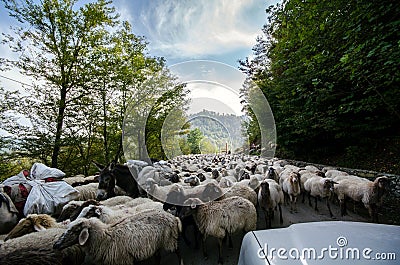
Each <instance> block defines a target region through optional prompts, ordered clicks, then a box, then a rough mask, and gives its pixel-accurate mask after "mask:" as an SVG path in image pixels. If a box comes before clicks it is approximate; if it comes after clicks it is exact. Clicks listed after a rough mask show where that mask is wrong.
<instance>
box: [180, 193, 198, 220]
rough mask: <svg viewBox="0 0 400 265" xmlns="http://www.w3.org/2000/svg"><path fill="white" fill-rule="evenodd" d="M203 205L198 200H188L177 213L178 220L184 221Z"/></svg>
mask: <svg viewBox="0 0 400 265" xmlns="http://www.w3.org/2000/svg"><path fill="white" fill-rule="evenodd" d="M201 204H204V202H203V201H202V200H200V199H199V198H189V199H187V200H186V201H185V202H184V203H183V207H182V209H181V211H180V213H179V218H180V219H184V218H186V217H188V216H191V215H192V214H193V213H194V212H195V211H196V209H197V208H198V207H199V205H201Z"/></svg>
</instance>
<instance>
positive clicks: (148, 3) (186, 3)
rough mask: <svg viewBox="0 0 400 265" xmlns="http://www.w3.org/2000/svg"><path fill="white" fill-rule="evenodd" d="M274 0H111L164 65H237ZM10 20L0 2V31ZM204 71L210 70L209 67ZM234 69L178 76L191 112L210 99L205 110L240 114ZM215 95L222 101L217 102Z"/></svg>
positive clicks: (0, 53)
mask: <svg viewBox="0 0 400 265" xmlns="http://www.w3.org/2000/svg"><path fill="white" fill-rule="evenodd" d="M276 1H277V0H231V1H228V0H114V1H113V5H114V6H115V7H116V11H117V12H118V13H120V14H121V19H122V20H127V21H129V22H130V23H131V24H132V25H133V32H134V33H135V34H136V35H140V36H144V37H145V38H146V40H147V41H148V43H149V44H148V48H149V53H150V55H151V56H161V57H164V58H165V59H166V62H167V65H168V66H174V65H176V64H179V63H183V62H187V61H190V60H211V61H214V62H216V63H217V64H219V63H222V64H226V66H227V67H231V68H235V69H237V68H238V65H239V64H238V60H241V59H245V58H246V57H247V56H251V54H252V47H253V46H254V45H255V43H256V38H257V36H259V35H261V28H262V26H263V25H264V24H265V22H266V13H265V9H266V8H267V7H268V6H269V5H271V4H274V3H275V2H276ZM85 2H86V1H78V3H85ZM0 5H3V3H1V4H0ZM12 24H15V20H14V19H12V18H10V17H9V16H8V14H7V11H6V10H5V9H4V7H3V6H1V7H0V30H1V32H6V33H7V32H10V29H9V27H10V25H12ZM12 56H14V55H13V54H12V52H11V51H10V50H9V49H7V48H6V47H0V57H12ZM196 68H197V67H196V66H194V68H189V69H187V70H188V72H190V71H196ZM208 71H209V72H210V71H213V69H212V67H211V69H208ZM228 72H231V71H228ZM234 72H235V71H232V75H229V74H228V73H223V72H222V71H219V72H215V73H214V74H215V75H220V77H219V78H218V82H211V83H210V82H208V81H209V80H207V79H203V80H196V82H194V81H193V80H192V81H193V82H192V81H191V80H189V79H187V76H183V77H182V78H183V79H185V80H186V81H190V82H189V85H188V89H190V90H191V91H192V92H193V93H192V96H193V97H197V98H193V100H192V103H193V104H194V105H192V106H191V108H190V109H191V111H192V112H193V111H194V110H195V109H199V108H200V110H202V108H201V106H204V102H205V100H206V99H207V98H209V99H210V100H209V104H208V105H210V106H214V107H215V108H214V109H209V110H213V111H217V112H226V113H233V114H238V115H239V114H240V111H241V106H240V104H238V102H239V101H240V100H239V98H238V94H237V93H236V96H234V95H233V94H232V89H229V88H230V86H232V85H233V86H234V87H235V88H233V90H234V91H237V87H240V86H241V84H232V82H229V80H239V79H240V78H238V75H240V73H234ZM0 74H1V75H3V76H6V77H10V78H14V79H17V80H20V81H22V82H26V83H31V82H32V81H31V80H29V79H28V78H26V77H21V76H20V75H19V74H18V72H16V71H9V72H2V73H0ZM222 75H223V76H222ZM0 85H1V86H3V87H5V88H6V89H13V88H15V87H20V85H19V84H18V83H16V82H13V81H10V80H7V79H5V78H3V77H1V78H0ZM224 89H225V92H226V93H224ZM200 90H202V91H201V92H200ZM215 100H217V101H220V102H221V104H216V102H215ZM196 102H197V103H196ZM206 105H207V104H206ZM227 109H230V110H227Z"/></svg>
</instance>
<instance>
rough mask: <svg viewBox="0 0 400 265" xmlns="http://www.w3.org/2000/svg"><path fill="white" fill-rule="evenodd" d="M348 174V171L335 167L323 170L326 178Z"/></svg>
mask: <svg viewBox="0 0 400 265" xmlns="http://www.w3.org/2000/svg"><path fill="white" fill-rule="evenodd" d="M348 175H349V174H348V173H346V172H344V171H340V170H336V169H329V170H327V171H326V172H325V176H326V177H327V178H333V179H334V178H335V177H337V176H348Z"/></svg>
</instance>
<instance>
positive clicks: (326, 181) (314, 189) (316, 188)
mask: <svg viewBox="0 0 400 265" xmlns="http://www.w3.org/2000/svg"><path fill="white" fill-rule="evenodd" d="M334 184H338V183H337V182H335V181H333V180H332V179H331V178H322V177H320V176H316V177H312V178H310V179H308V180H307V181H306V182H305V183H304V191H305V192H306V193H307V194H308V203H309V205H310V206H311V207H312V205H311V200H310V196H313V197H314V198H315V208H314V209H315V211H318V207H317V199H318V198H321V199H322V198H326V207H327V208H328V210H329V214H330V216H331V217H333V214H332V211H331V206H330V204H329V198H330V197H331V195H332V193H333V192H334Z"/></svg>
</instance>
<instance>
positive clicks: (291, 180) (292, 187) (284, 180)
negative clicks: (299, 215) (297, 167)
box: [279, 169, 301, 213]
mask: <svg viewBox="0 0 400 265" xmlns="http://www.w3.org/2000/svg"><path fill="white" fill-rule="evenodd" d="M279 184H280V185H281V187H282V190H283V192H284V194H285V200H286V202H287V201H288V200H290V212H292V213H293V212H297V197H298V196H299V195H300V192H301V189H300V174H299V173H298V172H294V171H292V170H291V169H286V170H284V171H282V173H281V175H280V176H279Z"/></svg>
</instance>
